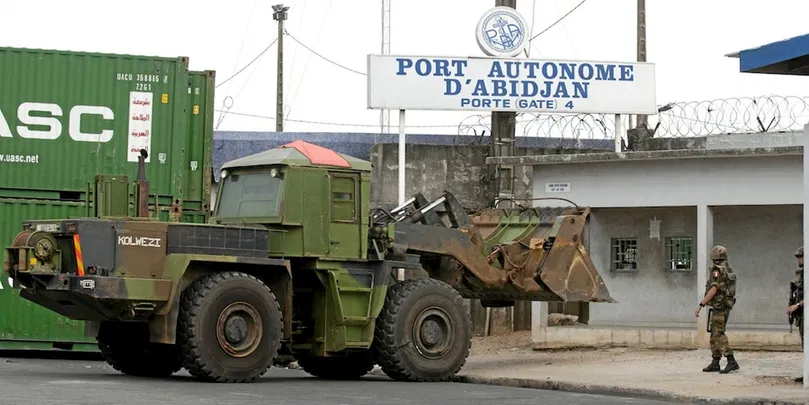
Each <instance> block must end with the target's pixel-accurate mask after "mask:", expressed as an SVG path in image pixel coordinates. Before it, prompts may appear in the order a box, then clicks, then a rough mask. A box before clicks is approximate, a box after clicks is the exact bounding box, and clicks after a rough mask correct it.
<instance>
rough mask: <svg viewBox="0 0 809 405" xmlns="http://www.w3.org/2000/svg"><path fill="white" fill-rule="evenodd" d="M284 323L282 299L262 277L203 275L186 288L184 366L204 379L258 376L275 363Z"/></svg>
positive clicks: (181, 322)
mask: <svg viewBox="0 0 809 405" xmlns="http://www.w3.org/2000/svg"><path fill="white" fill-rule="evenodd" d="M282 328H283V322H282V319H281V310H280V307H279V305H278V301H277V300H276V298H275V295H274V294H273V293H272V291H270V289H269V287H267V285H266V284H264V283H263V282H261V281H260V280H258V279H257V278H255V277H253V276H251V275H248V274H245V273H239V272H224V273H215V274H211V275H208V276H205V277H202V278H200V279H199V280H197V281H195V282H194V283H192V284H191V285H190V286H189V287H188V288H187V289H186V290H185V291H183V297H182V301H181V306H180V315H179V319H178V325H177V335H178V336H177V341H178V343H179V344H180V348H181V350H182V359H183V367H185V368H186V369H187V370H188V372H189V373H190V374H191V375H192V376H194V377H195V378H197V379H199V380H202V381H211V382H231V383H236V382H251V381H254V380H256V379H258V378H259V377H261V376H262V375H264V373H266V372H267V369H268V368H270V366H272V363H273V359H274V358H275V357H276V356H277V354H278V349H279V347H280V345H281V334H282Z"/></svg>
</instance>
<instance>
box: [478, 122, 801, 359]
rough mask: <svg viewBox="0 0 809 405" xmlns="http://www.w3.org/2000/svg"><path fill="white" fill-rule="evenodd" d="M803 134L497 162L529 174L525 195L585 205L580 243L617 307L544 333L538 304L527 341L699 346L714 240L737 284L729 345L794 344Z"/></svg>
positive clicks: (593, 307) (595, 310)
mask: <svg viewBox="0 0 809 405" xmlns="http://www.w3.org/2000/svg"><path fill="white" fill-rule="evenodd" d="M787 135H788V136H787ZM761 136H762V135H760V134H759V137H761ZM763 136H766V135H763ZM748 138H749V136H748ZM800 138H801V137H800V136H796V134H794V133H793V134H784V135H782V137H781V139H780V142H777V144H780V145H777V146H760V143H756V144H753V145H752V147H738V146H740V145H738V144H739V143H741V144H745V143H747V142H745V138H744V136H736V137H735V138H734V136H731V135H724V136H722V137H720V138H718V140H721V141H722V142H718V143H717V142H715V141H716V140H717V139H714V140H713V141H714V142H711V141H710V140H709V142H708V144H707V145H706V146H705V147H704V148H700V149H689V150H663V151H644V152H625V153H598V154H577V155H553V156H531V157H515V158H501V159H502V160H499V163H504V164H521V165H524V164H527V165H532V166H533V179H532V181H533V197H562V198H566V199H569V200H572V201H574V202H575V203H576V204H578V205H580V206H589V207H591V217H590V222H589V224H588V230H587V232H586V234H585V240H584V243H585V245H586V247H587V249H588V251H589V252H590V255H591V257H592V260H593V263H594V264H595V266H596V267H597V269H598V270H599V272H600V273H601V275H602V276H603V278H604V281H605V283H606V284H607V287H608V288H609V291H610V293H611V295H612V297H613V298H614V299H616V300H617V301H618V303H611V304H607V303H599V304H590V305H589V322H588V324H587V325H586V326H579V327H570V328H564V327H552V328H548V327H547V323H546V319H547V318H546V316H547V306H546V305H544V304H539V303H535V304H534V308H533V310H534V311H533V312H534V314H533V316H534V319H535V325H534V328H533V329H534V341H535V344H537V345H539V346H548V347H559V346H570V345H575V346H580V345H596V346H599V345H616V346H632V345H635V344H638V345H640V346H646V347H658V346H675V347H683V346H685V347H705V346H706V345H707V335H706V333H705V326H706V319H707V311H704V310H703V311H702V316H701V317H700V318H696V317H695V315H694V311H695V309H696V308H697V304H698V302H699V300H700V299H701V298H702V296H703V294H704V292H705V288H704V286H705V283H706V277H707V274H708V268H709V266H710V260H709V256H708V255H709V252H710V249H711V247H712V246H714V245H717V244H719V245H723V246H725V247H727V248H728V252H729V264H730V266H731V267H732V268H733V270H734V271H735V272H736V274H737V276H738V281H737V302H736V305H735V307H734V310H733V311H732V313H731V315H730V318H729V320H728V334H729V336H730V337H731V340H732V342H733V341H735V342H736V345H737V346H741V347H744V346H749V345H754V346H761V345H775V346H794V345H796V344H799V343H800V339H799V337H798V333H797V330H794V331H793V333H791V334H790V333H789V324H788V318H787V315H786V312H785V311H786V308H787V300H788V294H789V282H790V281H791V280H793V279H794V277H795V270H796V269H797V263H796V260H795V258H794V256H793V254H794V252H795V249H796V248H797V247H799V246H801V245H802V244H803V148H802V147H801V146H795V145H800V142H801V141H800ZM790 144H791V145H790ZM488 162H489V163H495V164H496V163H498V159H490V160H489V161H488ZM538 202H539V203H544V204H545V205H547V204H549V203H552V200H551V201H548V200H544V201H538ZM559 203H560V205H565V204H566V203H565V202H563V201H560V202H559ZM793 329H794V328H793ZM795 347H796V348H797V346H795Z"/></svg>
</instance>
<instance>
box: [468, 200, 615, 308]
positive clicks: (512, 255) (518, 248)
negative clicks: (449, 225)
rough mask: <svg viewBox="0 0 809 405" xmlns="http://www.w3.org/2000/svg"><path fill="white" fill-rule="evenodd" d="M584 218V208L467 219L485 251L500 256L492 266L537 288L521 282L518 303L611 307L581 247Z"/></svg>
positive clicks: (493, 212)
mask: <svg viewBox="0 0 809 405" xmlns="http://www.w3.org/2000/svg"><path fill="white" fill-rule="evenodd" d="M588 215H589V209H586V208H585V209H580V208H532V209H524V208H520V209H517V208H515V209H503V208H497V209H489V210H486V211H483V212H481V213H478V214H476V215H473V216H472V217H471V219H472V222H473V223H474V224H475V225H476V227H477V229H478V231H479V232H480V236H481V237H482V239H483V252H484V253H485V254H490V252H499V256H500V260H497V261H494V262H493V263H491V264H492V266H495V267H500V268H501V269H502V270H501V271H506V273H507V274H508V277H509V278H510V279H511V280H514V279H515V278H523V279H525V278H529V277H530V278H532V279H533V280H531V281H533V282H535V283H536V284H538V286H539V287H540V289H539V290H537V289H536V288H532V284H533V283H531V282H530V281H528V280H524V282H523V283H522V286H523V288H522V289H523V294H521V295H524V296H523V297H520V298H519V299H531V300H538V301H583V302H615V300H614V299H612V297H611V296H610V293H609V291H608V289H607V286H606V285H605V284H604V281H603V280H602V278H601V275H600V274H599V273H598V270H597V269H596V267H595V265H594V264H593V262H592V260H591V259H590V255H589V253H588V252H587V249H586V248H585V247H584V245H583V244H582V235H583V232H584V228H585V224H586V221H587V216H588ZM498 262H499V263H498ZM515 284H518V283H515ZM549 292H550V293H552V296H550V297H549V295H548V293H549ZM525 295H527V296H525Z"/></svg>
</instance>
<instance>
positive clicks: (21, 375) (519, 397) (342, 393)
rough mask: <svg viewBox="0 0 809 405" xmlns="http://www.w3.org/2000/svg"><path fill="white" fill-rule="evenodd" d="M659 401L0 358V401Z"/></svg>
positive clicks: (325, 404) (16, 404)
mask: <svg viewBox="0 0 809 405" xmlns="http://www.w3.org/2000/svg"><path fill="white" fill-rule="evenodd" d="M504 403H508V404H551V403H560V404H576V405H589V404H593V405H595V404H598V405H617V404H664V403H665V402H655V401H649V400H641V399H629V398H620V397H609V396H597V395H585V394H575V393H566V392H558V391H543V390H535V389H522V388H507V387H497V386H490V385H474V384H461V383H402V382H393V381H391V380H389V379H387V378H385V377H376V376H367V377H365V378H363V379H362V380H360V381H351V382H331V381H321V380H318V379H315V378H313V377H310V376H309V375H308V374H306V373H304V372H301V371H298V370H288V369H282V368H275V367H274V368H272V369H270V371H269V372H268V373H267V374H266V375H265V377H264V378H263V379H261V380H259V381H258V382H255V383H252V384H205V383H199V382H196V381H194V380H191V377H190V376H189V375H188V374H187V373H186V372H185V370H183V371H181V372H180V373H178V374H175V376H174V377H172V378H171V379H168V380H152V379H145V378H135V377H129V376H125V375H122V374H120V373H118V372H117V371H115V370H113V369H112V368H110V367H108V366H107V365H106V364H105V363H103V362H97V361H82V360H43V359H21V358H0V404H3V405H5V404H9V405H12V404H13V405H46V404H59V405H64V404H81V405H96V404H98V405H101V404H104V405H109V404H120V405H129V404H132V405H170V404H191V405H204V404H211V405H252V404H261V405H269V404H289V405H298V404H319V405H337V404H341V405H342V404H346V405H384V404H429V405H444V404H447V405H449V404H458V405H461V404H464V405H472V404H492V405H495V404H496V405H502V404H504Z"/></svg>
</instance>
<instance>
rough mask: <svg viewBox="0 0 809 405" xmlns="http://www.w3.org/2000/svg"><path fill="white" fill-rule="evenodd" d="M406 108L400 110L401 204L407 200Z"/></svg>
mask: <svg viewBox="0 0 809 405" xmlns="http://www.w3.org/2000/svg"><path fill="white" fill-rule="evenodd" d="M406 136H407V135H405V110H399V205H403V204H404V202H405V138H406Z"/></svg>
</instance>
